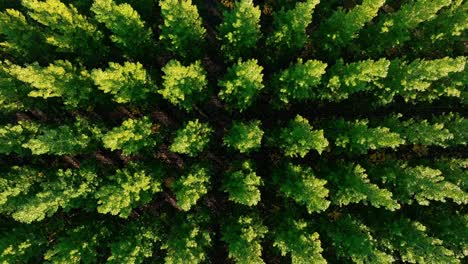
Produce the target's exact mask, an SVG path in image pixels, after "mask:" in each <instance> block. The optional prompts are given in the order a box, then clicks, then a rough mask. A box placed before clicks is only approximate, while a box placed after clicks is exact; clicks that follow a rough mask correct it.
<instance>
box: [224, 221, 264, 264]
mask: <svg viewBox="0 0 468 264" xmlns="http://www.w3.org/2000/svg"><path fill="white" fill-rule="evenodd" d="M267 232H268V229H267V227H266V226H264V225H263V224H262V223H261V221H260V220H259V218H258V216H255V215H244V216H240V217H238V218H235V219H233V220H231V221H230V222H228V223H226V224H225V225H224V226H223V227H222V230H221V233H222V238H221V239H222V240H223V241H224V242H226V243H227V245H228V250H229V258H231V259H233V260H234V262H236V263H242V264H243V263H251V264H262V263H265V262H264V261H263V260H262V258H261V255H262V245H261V242H262V239H263V238H264V237H265V234H266V233H267Z"/></svg>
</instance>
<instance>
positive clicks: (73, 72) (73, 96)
mask: <svg viewBox="0 0 468 264" xmlns="http://www.w3.org/2000/svg"><path fill="white" fill-rule="evenodd" d="M6 67H7V69H6V70H7V72H8V73H9V74H10V75H11V76H13V77H14V78H16V79H18V80H19V81H21V82H24V83H26V84H29V85H30V87H31V88H30V91H29V93H28V96H30V97H40V98H44V99H48V98H53V97H61V98H62V100H63V103H64V104H65V105H67V106H69V107H71V108H75V107H83V106H84V105H86V104H89V103H90V102H92V101H93V100H92V97H91V93H92V92H93V90H94V89H93V84H92V81H91V79H90V74H89V73H88V72H87V71H86V70H84V69H83V68H81V66H74V65H72V64H71V63H70V62H69V61H63V60H58V61H55V62H54V63H51V64H49V66H47V67H41V66H40V65H39V64H38V63H33V64H30V65H28V66H27V67H21V66H18V65H14V64H7V66H6Z"/></svg>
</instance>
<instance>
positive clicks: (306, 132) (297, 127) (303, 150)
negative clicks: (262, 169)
mask: <svg viewBox="0 0 468 264" xmlns="http://www.w3.org/2000/svg"><path fill="white" fill-rule="evenodd" d="M268 141H269V144H270V145H272V146H279V148H280V149H281V150H282V151H283V153H284V155H285V156H287V157H297V156H299V157H301V158H303V157H305V155H307V153H309V151H310V150H312V149H315V150H317V152H318V153H319V154H321V153H322V151H324V150H325V148H326V147H327V146H328V140H327V139H326V138H325V137H324V136H323V130H313V127H312V126H311V125H310V124H309V121H308V120H307V119H305V118H304V117H302V116H300V115H296V117H295V118H294V119H292V120H290V121H289V123H288V125H287V126H286V127H284V128H281V129H278V130H276V131H275V132H274V134H273V136H272V137H270V138H269V140H268Z"/></svg>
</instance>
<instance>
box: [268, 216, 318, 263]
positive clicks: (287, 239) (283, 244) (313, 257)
mask: <svg viewBox="0 0 468 264" xmlns="http://www.w3.org/2000/svg"><path fill="white" fill-rule="evenodd" d="M308 229H309V226H308V225H307V222H306V221H305V220H304V219H299V220H294V219H292V218H291V217H290V216H289V217H288V216H286V217H282V219H281V222H280V224H279V225H277V226H276V227H275V229H274V230H273V234H274V242H273V246H275V247H277V248H278V249H279V250H280V251H281V255H283V256H285V255H286V254H291V263H292V264H306V263H317V264H326V263H327V261H326V260H325V259H324V258H323V256H322V251H323V249H322V246H321V243H320V240H319V234H318V233H317V232H314V233H312V232H310V231H309V230H308Z"/></svg>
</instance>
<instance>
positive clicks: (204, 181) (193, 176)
mask: <svg viewBox="0 0 468 264" xmlns="http://www.w3.org/2000/svg"><path fill="white" fill-rule="evenodd" d="M210 174H211V172H210V170H209V169H208V168H207V167H204V166H202V165H200V164H195V165H193V166H192V167H191V168H190V169H189V170H188V171H187V173H186V174H184V175H183V176H181V177H180V178H179V179H177V180H176V181H175V182H174V184H173V186H172V188H173V190H174V193H175V195H176V198H177V205H178V206H179V207H180V208H181V209H182V210H184V211H188V210H190V208H191V207H192V206H194V205H195V204H196V203H197V201H198V200H199V199H200V198H201V197H202V196H204V195H205V194H206V193H207V192H208V188H209V184H210Z"/></svg>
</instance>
